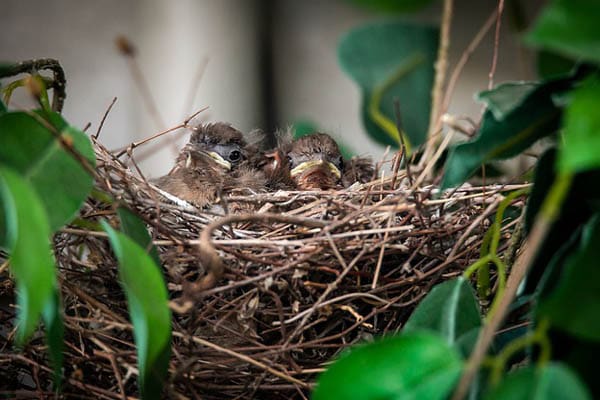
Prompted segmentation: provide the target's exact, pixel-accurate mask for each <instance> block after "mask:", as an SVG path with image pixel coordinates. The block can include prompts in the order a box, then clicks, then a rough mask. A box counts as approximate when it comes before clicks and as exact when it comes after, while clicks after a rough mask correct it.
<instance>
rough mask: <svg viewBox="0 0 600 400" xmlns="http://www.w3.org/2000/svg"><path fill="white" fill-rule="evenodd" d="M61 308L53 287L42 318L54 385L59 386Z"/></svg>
mask: <svg viewBox="0 0 600 400" xmlns="http://www.w3.org/2000/svg"><path fill="white" fill-rule="evenodd" d="M61 310H62V307H61V304H60V298H59V294H58V290H56V289H55V290H54V291H53V293H52V299H51V300H50V301H48V302H47V303H46V305H45V306H44V309H43V310H42V318H43V320H44V324H45V325H46V341H47V343H48V352H49V353H50V359H51V360H52V365H53V367H54V387H59V386H60V382H61V379H62V364H63V353H62V352H63V348H64V345H63V339H64V335H65V326H64V323H63V318H62V313H61Z"/></svg>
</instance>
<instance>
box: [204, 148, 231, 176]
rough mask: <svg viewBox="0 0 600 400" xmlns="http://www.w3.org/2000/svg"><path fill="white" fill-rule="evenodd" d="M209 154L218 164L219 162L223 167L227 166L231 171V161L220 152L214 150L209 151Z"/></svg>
mask: <svg viewBox="0 0 600 400" xmlns="http://www.w3.org/2000/svg"><path fill="white" fill-rule="evenodd" d="M207 154H208V156H209V157H210V158H212V159H213V160H215V161H216V162H217V164H219V165H220V166H221V167H223V168H225V169H226V170H227V171H231V163H230V162H229V161H227V160H225V159H224V158H223V157H221V156H220V155H219V154H218V153H216V152H214V151H209V152H208V153H207Z"/></svg>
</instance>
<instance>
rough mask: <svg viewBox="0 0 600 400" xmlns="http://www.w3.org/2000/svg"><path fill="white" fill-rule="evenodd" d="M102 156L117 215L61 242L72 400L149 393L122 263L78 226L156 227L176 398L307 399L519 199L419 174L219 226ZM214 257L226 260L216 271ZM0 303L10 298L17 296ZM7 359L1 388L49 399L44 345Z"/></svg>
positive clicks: (469, 255)
mask: <svg viewBox="0 0 600 400" xmlns="http://www.w3.org/2000/svg"><path fill="white" fill-rule="evenodd" d="M94 146H95V151H96V156H97V159H98V161H97V179H96V188H97V189H99V190H100V191H102V192H105V193H110V195H111V196H112V197H113V198H114V199H116V200H117V202H116V203H109V202H103V201H101V200H99V199H98V196H95V197H94V198H90V199H88V201H87V202H86V203H85V205H84V206H83V208H82V210H81V213H80V217H81V218H80V223H79V224H78V225H77V226H68V227H66V228H64V229H62V230H61V231H60V233H58V234H57V235H56V236H55V239H54V246H55V256H56V259H57V263H58V269H59V284H60V288H61V290H62V302H63V307H64V310H65V325H66V333H65V341H66V346H65V371H64V376H65V380H64V384H63V394H64V396H65V397H76V398H94V399H96V398H106V399H124V398H126V397H128V396H136V395H138V393H139V392H138V389H137V384H136V378H137V374H138V371H137V369H136V351H135V344H134V342H133V335H132V326H131V324H130V322H129V315H128V311H127V304H126V300H125V295H124V293H123V291H122V288H121V286H120V284H119V281H118V274H117V268H118V267H117V262H116V259H115V257H114V255H113V253H112V251H111V249H110V247H109V244H108V239H107V237H106V235H105V233H103V232H100V231H97V230H94V229H92V228H90V229H86V228H82V226H85V224H82V223H81V220H83V221H87V222H90V226H91V225H93V223H94V222H97V221H99V220H100V219H108V220H109V221H111V223H113V224H114V225H116V224H117V223H118V222H117V221H118V219H117V218H116V216H115V212H116V206H117V205H119V206H126V207H128V208H129V209H131V210H133V211H134V212H136V213H137V214H138V215H139V216H141V217H142V219H143V220H144V221H145V222H146V223H147V225H148V227H149V231H150V233H151V235H152V238H153V240H154V244H155V245H156V246H157V248H158V251H159V254H160V258H161V260H162V271H163V275H164V277H165V279H166V281H167V287H168V291H169V296H170V300H171V301H170V306H171V309H172V311H173V317H172V325H173V343H172V356H171V360H170V365H169V378H168V382H167V385H166V387H165V396H167V397H169V398H204V399H211V398H215V399H216V398H275V399H277V398H281V399H289V398H307V397H308V396H309V392H310V389H311V387H312V386H313V385H314V382H315V379H316V377H317V376H318V374H319V373H320V372H321V371H323V370H324V368H326V366H327V365H328V363H329V362H330V361H331V360H332V359H334V358H335V357H336V356H337V355H338V354H339V353H340V352H341V351H342V350H344V349H346V348H347V347H348V346H351V345H353V344H355V343H358V342H361V341H368V340H370V339H371V338H372V337H374V336H379V335H386V334H393V333H396V332H398V331H399V330H400V329H401V328H402V326H403V324H404V323H405V322H406V320H407V319H408V317H409V316H410V314H411V312H412V310H413V309H414V308H415V306H416V305H417V304H418V303H419V301H420V300H421V299H423V297H424V296H425V295H426V294H427V293H428V292H429V291H430V289H431V288H432V286H434V285H435V284H437V283H439V282H441V281H444V280H447V279H449V278H452V277H456V276H458V275H460V274H462V273H463V271H464V270H465V268H466V267H467V266H469V265H470V264H472V263H473V262H474V261H475V260H477V259H478V258H479V256H480V247H481V243H482V241H483V236H484V234H485V232H486V231H487V228H488V227H489V224H490V221H491V220H492V217H493V216H494V214H495V210H496V208H497V207H498V205H499V203H500V201H501V200H502V199H503V198H504V196H503V193H505V192H506V191H509V190H514V189H515V188H517V187H522V186H517V185H512V186H507V185H504V186H486V187H473V186H467V185H465V186H463V187H460V188H458V189H455V190H452V191H447V192H443V193H442V192H440V191H439V190H438V189H437V188H436V187H435V186H434V185H428V184H426V183H422V182H423V181H424V182H427V180H426V179H423V177H424V176H425V175H424V174H422V171H420V170H418V168H417V167H412V171H411V170H408V171H407V170H406V169H400V170H398V169H397V170H396V171H395V172H393V173H388V175H389V176H388V177H384V178H379V179H377V180H375V181H372V182H369V183H367V184H362V185H355V186H353V187H350V188H348V189H343V190H335V191H311V192H299V191H295V192H291V191H290V192H283V191H279V192H272V193H253V194H249V193H243V192H240V193H239V194H233V196H231V197H229V198H227V199H223V201H222V204H221V206H222V207H221V208H222V209H227V207H226V204H225V201H235V202H246V203H249V204H251V205H252V207H253V208H254V209H256V210H259V211H257V212H255V213H252V214H237V215H235V214H234V215H226V213H225V215H224V214H221V215H219V213H214V212H213V213H209V212H204V211H201V210H197V209H194V208H192V207H185V206H182V205H181V204H175V203H173V202H172V201H170V200H169V199H166V198H165V197H164V196H162V195H161V194H160V193H159V192H158V191H156V190H155V189H154V188H153V187H152V186H151V185H150V184H149V183H148V182H147V181H146V180H145V179H143V178H141V177H140V175H139V174H137V173H135V172H134V171H132V170H131V169H129V168H127V167H126V165H125V164H124V163H123V162H122V161H120V160H119V159H117V158H116V157H115V156H114V155H113V154H112V153H110V152H109V151H107V150H106V149H105V148H104V147H103V146H102V145H101V144H99V143H95V144H94ZM513 206H515V208H516V210H517V211H518V210H520V209H522V208H523V199H522V198H520V199H517V200H515V202H513ZM517 221H518V219H514V218H513V219H507V220H505V221H504V222H503V226H502V230H501V232H502V235H501V242H500V245H499V250H500V251H503V250H510V249H511V248H513V247H514V246H511V239H510V232H511V231H512V229H513V228H514V226H515V225H516V224H517ZM506 253H510V251H507V252H505V254H506ZM206 254H213V255H216V257H215V259H213V260H212V261H211V260H208V261H207V256H206ZM213 262H216V263H218V267H219V268H221V269H220V270H219V269H215V268H216V267H215V266H214V265H209V264H211V263H213ZM209 278H210V279H209ZM0 290H1V292H2V293H0V294H4V295H6V294H12V293H13V282H12V281H10V280H5V281H4V282H3V285H2V287H1V289H0ZM4 309H6V307H4ZM8 310H9V311H10V312H9V315H4V316H3V318H2V329H3V330H5V332H7V331H8V330H11V329H13V328H12V323H13V320H14V308H8ZM8 350H9V348H6V347H5V348H3V355H2V356H0V357H2V358H3V359H4V360H3V363H2V368H1V371H0V382H3V384H2V385H6V384H7V382H12V383H10V384H9V387H8V388H7V389H8V390H12V391H14V393H19V392H22V393H33V394H35V395H36V396H43V395H44V394H46V395H49V396H50V395H52V391H51V390H52V389H51V380H52V373H51V367H50V364H49V360H48V357H47V354H46V347H45V344H44V341H43V335H42V334H41V333H38V334H37V336H36V337H34V339H33V340H32V341H31V342H30V343H29V344H28V345H27V347H26V348H25V349H23V350H22V351H19V350H15V351H11V352H9V351H8ZM32 388H35V389H32Z"/></svg>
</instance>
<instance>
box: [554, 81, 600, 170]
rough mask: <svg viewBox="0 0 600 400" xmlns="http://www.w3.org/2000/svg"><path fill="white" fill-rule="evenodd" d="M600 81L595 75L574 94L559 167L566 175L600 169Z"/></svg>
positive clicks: (566, 122) (566, 116) (567, 114)
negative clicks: (599, 112) (599, 111)
mask: <svg viewBox="0 0 600 400" xmlns="http://www.w3.org/2000/svg"><path fill="white" fill-rule="evenodd" d="M598 104H600V80H599V79H598V78H597V77H595V76H592V77H590V78H588V79H587V80H585V81H584V82H583V84H582V85H581V86H580V87H579V88H577V89H576V90H575V91H574V92H573V98H572V101H571V104H570V105H569V106H568V107H567V111H566V115H565V122H564V143H563V144H562V146H561V148H560V153H559V160H558V166H559V170H560V171H562V172H563V173H573V172H580V171H585V170H589V169H592V168H599V167H600V153H599V152H598V148H599V146H600V115H599V114H598Z"/></svg>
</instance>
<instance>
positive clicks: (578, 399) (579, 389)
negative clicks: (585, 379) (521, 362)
mask: <svg viewBox="0 0 600 400" xmlns="http://www.w3.org/2000/svg"><path fill="white" fill-rule="evenodd" d="M591 398H592V397H591V395H590V393H589V391H588V389H587V388H586V387H585V385H584V384H583V383H582V382H581V380H580V379H579V377H578V376H577V375H576V374H575V373H574V372H573V371H572V370H571V369H570V368H569V367H567V366H566V365H564V364H561V363H551V364H549V365H546V366H544V367H542V368H540V369H538V368H534V367H526V368H521V369H518V370H516V371H514V372H511V373H509V374H508V375H507V376H506V378H505V379H504V380H503V381H502V382H501V383H500V384H499V385H498V386H497V387H496V388H495V389H494V390H492V391H491V392H490V393H488V395H487V396H485V399H486V400H504V399H506V400H509V399H510V400H529V399H538V400H542V399H548V400H550V399H570V400H588V399H589V400H591Z"/></svg>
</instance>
